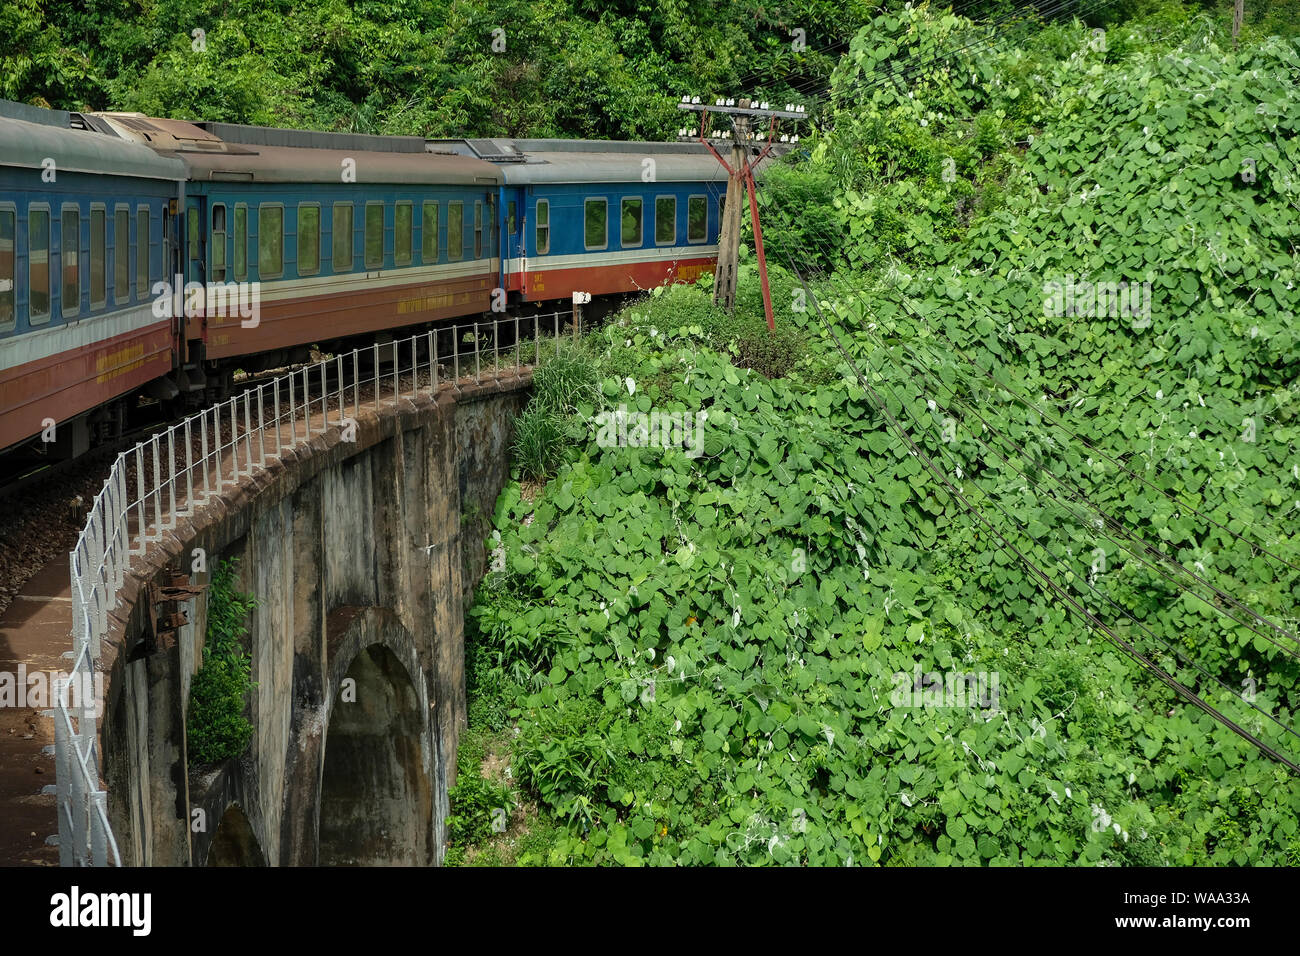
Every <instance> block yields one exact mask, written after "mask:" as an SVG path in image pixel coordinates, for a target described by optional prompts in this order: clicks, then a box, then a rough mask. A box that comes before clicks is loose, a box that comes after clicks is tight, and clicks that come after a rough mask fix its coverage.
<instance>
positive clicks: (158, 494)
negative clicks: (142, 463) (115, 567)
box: [149, 435, 163, 541]
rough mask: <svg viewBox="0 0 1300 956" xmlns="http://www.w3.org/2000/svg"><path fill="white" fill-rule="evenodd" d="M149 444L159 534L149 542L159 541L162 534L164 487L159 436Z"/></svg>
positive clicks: (155, 516) (154, 508) (154, 504)
mask: <svg viewBox="0 0 1300 956" xmlns="http://www.w3.org/2000/svg"><path fill="white" fill-rule="evenodd" d="M149 444H150V446H152V448H153V492H152V493H151V494H152V497H153V519H154V530H155V531H156V532H157V534H153V535H150V536H149V540H151V541H156V540H158V535H159V534H161V533H162V529H163V523H162V487H161V485H160V482H161V480H162V468H161V466H160V465H159V463H158V444H159V443H158V436H157V435H154V436H153V438H151V439H150V440H149Z"/></svg>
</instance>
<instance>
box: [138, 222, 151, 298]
mask: <svg viewBox="0 0 1300 956" xmlns="http://www.w3.org/2000/svg"><path fill="white" fill-rule="evenodd" d="M148 295H149V207H148V206H139V207H137V208H136V211H135V297H136V299H137V300H139V301H140V302H143V301H144V300H145V299H146V298H147V297H148Z"/></svg>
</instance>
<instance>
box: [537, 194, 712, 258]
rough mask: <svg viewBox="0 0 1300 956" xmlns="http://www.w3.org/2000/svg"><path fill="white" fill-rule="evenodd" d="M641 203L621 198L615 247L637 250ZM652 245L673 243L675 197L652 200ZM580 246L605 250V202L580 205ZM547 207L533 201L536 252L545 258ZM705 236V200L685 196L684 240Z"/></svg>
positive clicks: (641, 235)
mask: <svg viewBox="0 0 1300 956" xmlns="http://www.w3.org/2000/svg"><path fill="white" fill-rule="evenodd" d="M643 210H644V202H643V200H642V199H641V197H639V196H627V197H624V198H623V199H622V200H621V201H620V203H619V244H620V246H622V248H624V249H627V248H639V247H640V246H641V244H642V241H643V239H644V231H643V221H644V219H643ZM654 217H655V221H654V234H655V245H658V246H671V245H676V243H677V197H676V196H657V197H655V209H654ZM582 218H583V236H582V239H583V247H584V248H585V249H587V250H588V251H592V250H597V249H606V248H608V247H609V201H608V200H606V199H587V200H584V202H583V217H582ZM550 226H551V222H550V204H549V203H548V202H547V201H546V200H545V199H539V200H538V201H537V253H538V255H545V254H546V253H547V252H548V251H549V249H550ZM708 234H709V207H708V199H707V198H706V197H704V196H689V197H687V199H686V241H687V242H704V241H705V240H706V239H707V238H708Z"/></svg>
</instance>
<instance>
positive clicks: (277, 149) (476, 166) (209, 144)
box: [94, 113, 502, 186]
mask: <svg viewBox="0 0 1300 956" xmlns="http://www.w3.org/2000/svg"><path fill="white" fill-rule="evenodd" d="M94 116H95V117H97V118H99V119H101V120H103V121H104V122H106V123H107V124H108V125H109V126H111V127H112V128H113V130H114V131H116V132H117V133H118V134H119V135H121V136H125V137H128V138H131V139H135V140H137V141H139V142H143V143H148V144H149V146H150V147H152V148H153V149H154V150H156V151H157V152H158V153H160V154H161V155H164V156H174V157H176V158H178V159H180V160H182V161H183V162H184V163H185V165H186V167H187V168H188V170H189V178H190V180H192V181H196V182H255V183H341V182H343V179H342V173H343V170H344V163H345V161H346V160H349V159H350V160H352V161H353V162H354V163H355V166H354V167H353V168H354V170H355V173H356V179H355V182H357V183H394V184H404V185H411V184H417V183H420V184H429V185H465V186H493V185H497V184H499V183H500V182H501V181H502V178H501V173H500V171H499V170H498V169H497V168H496V167H495V166H493V165H492V164H491V163H485V162H483V161H482V160H479V159H477V158H474V157H470V156H458V155H453V154H450V153H448V154H442V155H436V154H435V155H430V154H429V153H428V152H427V151H424V150H421V151H419V152H415V151H413V149H412V148H411V146H410V145H407V144H404V148H402V149H386V150H375V149H369V148H366V147H368V146H373V145H374V143H373V142H370V140H373V137H349V136H348V135H347V134H342V135H340V136H337V137H332V136H331V135H330V134H318V133H310V132H308V131H302V130H278V129H271V128H259V127H239V128H238V130H239V133H238V134H237V138H238V139H239V140H240V142H230V141H227V140H226V139H223V138H221V137H219V136H218V135H216V131H220V132H223V133H229V132H231V130H232V129H234V128H233V127H224V126H222V125H221V124H202V125H199V124H194V123H188V122H185V121H182V120H170V119H158V118H155V117H149V116H143V115H141V114H139V113H96V114H94ZM204 126H210V127H211V130H209V129H205V128H203V127H204ZM394 139H399V140H400V139H406V138H403V137H394ZM326 142H327V143H329V144H330V145H331V146H332V147H335V148H329V149H321V148H319V146H317V145H312V144H319V143H326ZM284 143H294V144H299V143H301V144H302V145H281V144H284ZM352 147H357V148H352Z"/></svg>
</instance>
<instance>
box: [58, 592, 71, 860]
mask: <svg viewBox="0 0 1300 956" xmlns="http://www.w3.org/2000/svg"><path fill="white" fill-rule="evenodd" d="M72 590H73V595H74V597H73V604H74V606H75V604H76V597H75V595H76V590H77V589H76V585H75V584H74V585H73V589H72ZM73 613H74V615H75V613H76V612H75V611H74V612H73ZM66 683H67V678H64V677H60V678H56V679H55V684H56V685H57V686H56V689H55V692H54V789H55V798H54V801H55V803H54V808H55V813H56V814H57V815H58V818H59V819H58V824H59V866H65V867H66V866H75V865H76V862H77V860H76V855H75V853H74V850H75V847H74V846H73V840H72V834H71V833H70V832H69V830H70V827H69V826H68V823H69V822H70V821H69V820H68V807H69V806H70V804H71V798H72V793H71V783H72V754H71V753H70V747H71V745H72V741H71V739H70V735H69V734H68V726H69V721H68V712H67V710H66V709H65V708H64V706H63V685H65V684H66Z"/></svg>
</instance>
